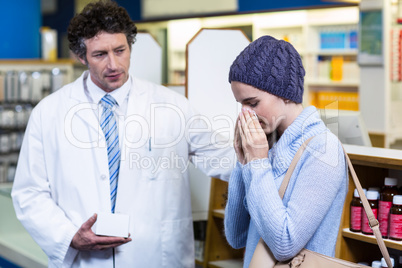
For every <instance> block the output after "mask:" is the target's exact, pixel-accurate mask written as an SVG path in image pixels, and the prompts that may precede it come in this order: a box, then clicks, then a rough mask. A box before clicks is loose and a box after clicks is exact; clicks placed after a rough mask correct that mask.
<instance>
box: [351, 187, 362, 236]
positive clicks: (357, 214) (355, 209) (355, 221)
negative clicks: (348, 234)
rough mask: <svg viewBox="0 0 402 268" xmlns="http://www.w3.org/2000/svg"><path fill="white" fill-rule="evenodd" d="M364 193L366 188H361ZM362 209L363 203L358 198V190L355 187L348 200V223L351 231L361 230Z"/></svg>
mask: <svg viewBox="0 0 402 268" xmlns="http://www.w3.org/2000/svg"><path fill="white" fill-rule="evenodd" d="M363 191H364V194H366V189H363ZM362 211H363V203H362V201H361V199H360V196H359V192H358V191H357V189H355V190H354V192H353V198H352V201H351V202H350V225H349V229H350V230H351V231H352V232H361V231H362Z"/></svg>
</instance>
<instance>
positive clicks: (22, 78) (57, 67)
mask: <svg viewBox="0 0 402 268" xmlns="http://www.w3.org/2000/svg"><path fill="white" fill-rule="evenodd" d="M0 78H1V79H0V183H5V182H8V183H10V182H12V181H13V179H14V173H15V168H16V164H17V160H18V153H19V149H20V146H21V144H22V139H23V135H24V131H25V126H26V123H27V122H28V118H29V115H30V112H31V110H32V108H33V107H34V106H35V105H36V104H37V103H38V102H39V101H40V100H41V99H42V98H43V97H45V96H46V95H48V94H50V93H51V92H53V91H55V90H57V89H58V88H59V87H61V86H62V85H64V84H66V83H68V82H70V81H72V80H73V78H74V61H73V60H69V59H65V60H58V61H44V60H1V61H0Z"/></svg>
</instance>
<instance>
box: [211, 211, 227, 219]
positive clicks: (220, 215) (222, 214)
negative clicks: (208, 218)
mask: <svg viewBox="0 0 402 268" xmlns="http://www.w3.org/2000/svg"><path fill="white" fill-rule="evenodd" d="M212 215H213V216H214V217H217V218H220V219H224V218H225V210H224V209H214V210H213V211H212Z"/></svg>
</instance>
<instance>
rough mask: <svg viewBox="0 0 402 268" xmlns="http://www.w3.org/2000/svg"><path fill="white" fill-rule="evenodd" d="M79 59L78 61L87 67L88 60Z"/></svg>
mask: <svg viewBox="0 0 402 268" xmlns="http://www.w3.org/2000/svg"><path fill="white" fill-rule="evenodd" d="M77 58H78V60H79V61H80V62H81V63H82V64H84V65H87V62H86V60H84V59H83V58H81V57H77Z"/></svg>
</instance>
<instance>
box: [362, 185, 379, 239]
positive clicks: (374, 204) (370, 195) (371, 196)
mask: <svg viewBox="0 0 402 268" xmlns="http://www.w3.org/2000/svg"><path fill="white" fill-rule="evenodd" d="M366 196H367V199H368V202H369V205H370V208H371V210H372V211H373V214H374V217H375V218H376V219H377V212H378V192H376V191H367V194H366ZM362 233H363V234H367V235H372V234H373V230H371V228H370V225H369V221H368V218H367V215H366V213H365V212H364V211H363V212H362Z"/></svg>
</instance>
